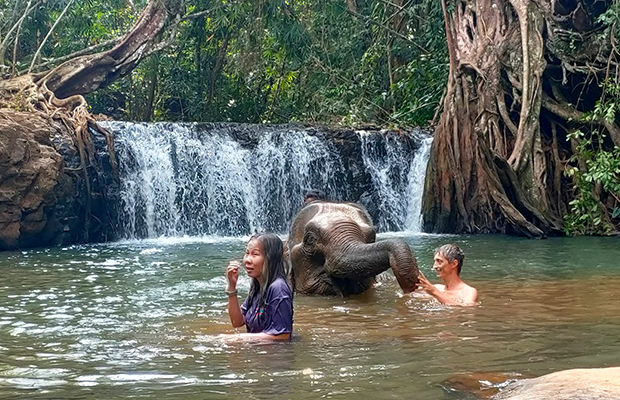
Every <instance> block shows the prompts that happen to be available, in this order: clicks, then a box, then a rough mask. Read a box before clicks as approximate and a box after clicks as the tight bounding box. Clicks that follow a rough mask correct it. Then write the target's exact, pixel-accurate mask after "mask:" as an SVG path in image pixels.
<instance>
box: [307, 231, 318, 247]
mask: <svg viewBox="0 0 620 400" xmlns="http://www.w3.org/2000/svg"><path fill="white" fill-rule="evenodd" d="M317 239H318V238H317V234H316V232H313V231H311V230H306V232H305V233H304V245H306V246H314V245H315V244H316V242H317Z"/></svg>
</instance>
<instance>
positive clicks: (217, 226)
mask: <svg viewBox="0 0 620 400" xmlns="http://www.w3.org/2000/svg"><path fill="white" fill-rule="evenodd" d="M107 127H108V129H110V130H111V131H113V132H115V135H116V138H117V139H116V141H117V145H116V147H117V153H118V159H119V169H120V175H121V193H120V197H121V204H120V205H119V206H118V208H119V215H120V217H119V227H118V234H119V236H121V237H126V238H145V237H160V236H183V235H191V236H196V235H199V236H202V235H218V236H242V235H247V234H250V233H253V232H256V231H273V232H279V233H285V232H286V231H287V229H288V227H289V224H290V221H291V220H292V218H293V217H294V215H295V214H296V213H297V212H298V211H299V209H300V208H301V207H302V202H303V195H304V192H305V191H306V190H307V189H308V188H315V189H321V190H323V191H324V192H325V193H327V194H328V197H329V198H330V199H333V200H348V201H356V200H359V201H360V202H361V203H363V204H365V205H366V206H367V207H368V208H369V212H371V215H372V216H373V218H375V223H376V224H377V227H378V229H379V231H386V230H406V229H408V230H414V229H415V228H412V227H411V226H412V225H407V224H410V223H411V222H410V221H415V217H410V216H409V213H411V212H417V213H418V214H419V205H418V206H417V207H418V208H417V210H418V211H415V210H416V208H415V207H416V206H415V205H412V204H411V202H412V201H413V200H411V199H412V196H411V194H410V192H409V193H407V192H408V191H410V190H414V191H415V190H417V189H415V183H414V182H418V184H419V182H421V183H422V184H423V182H424V178H423V177H424V169H425V165H426V159H425V158H424V157H427V156H423V157H420V155H419V154H417V153H416V155H415V157H412V156H411V155H412V149H411V148H410V147H411V146H409V148H408V146H406V145H404V144H403V143H404V142H403V141H399V140H398V139H397V138H394V137H389V138H388V137H387V136H384V135H381V134H377V133H368V134H360V138H361V139H360V143H361V148H362V154H361V158H362V160H363V162H362V161H361V160H354V161H356V162H352V161H351V160H343V159H342V158H343V155H342V154H340V153H339V151H338V149H337V148H336V147H335V145H334V144H333V143H332V142H330V141H329V140H326V139H325V138H321V137H319V136H320V135H314V134H309V132H308V131H307V130H304V129H303V128H291V127H284V126H283V127H273V126H271V127H257V126H252V125H250V126H249V128H248V130H250V131H252V130H253V131H256V132H258V134H256V137H255V138H250V139H248V138H245V139H244V140H240V139H239V135H238V132H237V134H232V133H231V132H232V131H233V130H234V129H236V128H239V127H242V126H241V125H230V126H228V125H226V124H218V125H209V124H202V125H200V124H133V123H121V122H112V123H107ZM246 127H247V126H246ZM250 128H251V129H250ZM373 148H381V149H383V150H381V151H380V152H375V151H373ZM423 148H424V146H422V147H421V148H420V149H423ZM418 153H419V151H418ZM382 154H387V156H386V157H382V156H381V155H382ZM356 163H357V164H359V165H361V166H362V167H361V169H364V168H365V169H366V170H365V171H358V172H357V176H362V177H365V176H367V175H370V176H371V177H372V183H371V187H369V188H363V190H365V192H364V193H366V194H368V196H366V197H365V198H362V199H359V198H356V193H358V195H357V196H358V197H359V193H360V191H361V190H360V188H359V187H356V186H355V185H356V184H359V182H351V176H352V172H351V168H352V165H357V164H356ZM382 164H383V166H382ZM353 168H355V167H353ZM413 168H418V170H417V172H416V171H414V170H413ZM420 175H421V176H420ZM416 179H417V180H416ZM357 180H359V178H358V179H357ZM373 202H378V203H379V204H378V205H377V207H373V206H374V204H373ZM373 208H376V209H377V210H378V214H377V215H374V211H376V210H373ZM412 210H413V211H412ZM418 229H419V228H418Z"/></svg>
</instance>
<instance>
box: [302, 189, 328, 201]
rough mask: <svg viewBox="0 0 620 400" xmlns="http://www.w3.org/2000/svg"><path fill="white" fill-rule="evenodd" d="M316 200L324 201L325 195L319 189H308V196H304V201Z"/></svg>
mask: <svg viewBox="0 0 620 400" xmlns="http://www.w3.org/2000/svg"><path fill="white" fill-rule="evenodd" d="M311 198H314V199H316V200H324V199H325V193H324V192H323V191H322V190H318V189H308V190H306V194H305V195H304V201H306V200H308V199H311Z"/></svg>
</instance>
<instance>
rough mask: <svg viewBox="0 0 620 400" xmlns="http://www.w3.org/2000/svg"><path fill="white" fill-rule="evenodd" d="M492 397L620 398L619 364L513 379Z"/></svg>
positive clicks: (551, 399)
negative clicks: (515, 380)
mask: <svg viewBox="0 0 620 400" xmlns="http://www.w3.org/2000/svg"><path fill="white" fill-rule="evenodd" d="M493 399H496V400H532V399H536V400H611V399H620V367H613V368H591V369H569V370H566V371H559V372H554V373H552V374H548V375H543V376H540V377H538V378H532V379H524V380H520V381H517V382H514V383H512V384H510V385H509V386H507V387H506V389H505V390H502V391H501V393H500V394H499V395H497V396H496V397H494V398H493Z"/></svg>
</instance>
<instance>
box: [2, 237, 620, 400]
mask: <svg viewBox="0 0 620 400" xmlns="http://www.w3.org/2000/svg"><path fill="white" fill-rule="evenodd" d="M385 236H402V237H404V239H405V240H407V241H408V242H409V243H410V245H411V246H412V248H414V250H415V251H416V254H417V257H418V261H419V264H420V265H421V269H422V271H423V272H424V273H425V275H426V276H427V277H429V278H431V280H435V278H434V273H433V272H432V271H431V269H430V267H431V264H432V255H433V250H434V249H435V248H436V247H437V246H438V245H440V244H443V243H446V242H449V241H452V242H455V243H457V244H458V245H459V246H461V247H462V248H463V249H464V250H465V253H466V259H465V265H464V267H463V279H465V280H466V281H467V282H468V283H470V284H472V285H474V286H475V287H477V288H478V290H479V293H480V295H481V304H480V306H478V307H474V308H450V307H445V306H442V305H440V304H438V303H436V302H435V301H434V300H432V299H429V298H427V297H424V296H422V295H418V294H414V295H409V296H402V295H401V293H400V290H399V288H398V285H397V283H396V281H395V279H394V278H393V277H391V275H390V274H389V273H388V274H387V278H386V279H382V280H381V281H380V282H379V284H378V285H377V287H376V288H374V289H373V290H371V291H369V292H367V293H365V294H363V295H359V296H354V297H350V298H336V297H310V296H302V295H297V296H296V297H295V323H294V329H295V336H294V339H293V340H292V341H291V342H287V343H275V344H260V345H257V344H250V343H243V342H231V341H228V340H224V339H223V338H222V336H221V335H222V334H234V333H235V330H234V329H232V328H230V325H229V321H228V316H227V313H226V295H225V294H224V293H223V288H224V285H225V281H224V276H223V271H224V268H225V265H226V263H227V262H228V260H230V259H236V258H239V257H240V255H241V254H242V252H243V249H244V246H245V240H244V239H241V238H229V239H227V238H203V239H196V238H187V239H179V240H177V239H161V240H150V241H133V242H122V243H115V244H108V245H95V246H74V247H68V248H48V249H38V250H29V251H24V252H7V253H2V254H0V273H2V277H3V279H2V284H1V285H0V311H2V313H1V315H0V360H1V361H2V362H1V364H0V388H1V389H2V392H3V394H6V395H7V396H9V397H14V398H81V397H86V396H88V397H89V398H90V397H93V398H126V397H140V398H159V397H162V396H177V397H178V396H183V397H184V398H188V399H194V398H195V399H198V398H225V397H230V396H231V395H232V396H239V397H241V396H243V397H245V398H295V399H300V400H301V399H314V398H318V397H325V398H340V399H350V398H358V397H360V396H364V398H373V399H384V398H385V399H393V398H404V397H408V398H411V397H412V396H414V397H415V398H429V399H463V398H470V397H467V396H469V395H467V394H464V393H463V392H461V391H458V390H457V389H458V388H459V386H458V384H457V383H456V382H457V381H458V379H456V378H454V377H459V376H460V377H463V376H470V377H471V376H474V377H475V376H477V375H472V374H477V373H481V372H484V373H488V374H500V376H503V375H501V374H506V376H515V374H516V376H539V375H542V374H546V373H549V372H553V371H557V370H561V369H566V368H577V367H604V366H613V365H617V362H618V361H617V360H619V359H620V312H619V311H620V299H619V295H618V293H617V287H618V285H619V284H620V270H618V268H617V262H616V260H617V259H618V257H619V256H620V249H619V248H618V246H617V239H614V238H572V239H568V238H558V239H549V240H542V241H532V240H522V239H516V238H505V237H500V236H480V237H469V236H435V235H408V234H406V233H398V234H385V235H381V237H385ZM249 283H250V282H249V279H248V278H247V277H246V276H245V275H243V274H242V276H241V277H240V284H239V289H240V292H241V296H242V297H244V296H245V295H246V294H247V291H248V289H249ZM455 379H456V380H455Z"/></svg>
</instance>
